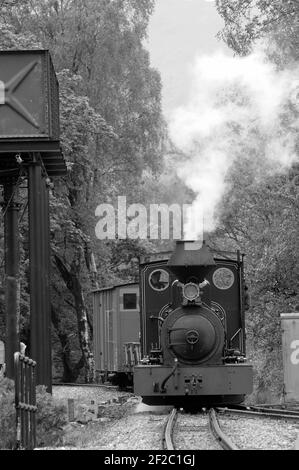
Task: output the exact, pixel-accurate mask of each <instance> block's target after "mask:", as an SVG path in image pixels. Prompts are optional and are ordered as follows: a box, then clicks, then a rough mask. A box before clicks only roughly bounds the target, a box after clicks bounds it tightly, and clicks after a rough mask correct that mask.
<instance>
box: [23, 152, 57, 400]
mask: <svg viewBox="0 0 299 470" xmlns="http://www.w3.org/2000/svg"><path fill="white" fill-rule="evenodd" d="M28 181H29V185H28V186H29V251H30V313H31V332H30V333H31V357H32V359H33V360H34V361H36V362H37V370H36V381H37V384H39V385H46V387H47V391H48V392H50V393H51V391H52V376H51V363H52V361H51V347H50V341H51V336H50V300H49V299H50V297H49V273H48V269H49V258H48V257H49V253H47V252H48V250H49V246H48V245H49V243H48V242H49V224H48V223H47V221H46V220H48V215H45V214H48V198H47V196H46V186H45V181H44V177H43V175H42V169H41V166H40V165H39V162H38V160H37V158H35V160H34V161H33V162H32V163H30V165H29V168H28Z"/></svg>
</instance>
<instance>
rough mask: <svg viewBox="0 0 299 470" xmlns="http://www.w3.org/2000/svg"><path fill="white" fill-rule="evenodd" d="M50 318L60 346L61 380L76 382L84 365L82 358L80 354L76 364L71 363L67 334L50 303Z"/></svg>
mask: <svg viewBox="0 0 299 470" xmlns="http://www.w3.org/2000/svg"><path fill="white" fill-rule="evenodd" d="M51 320H52V324H53V326H54V328H55V331H56V334H57V336H58V338H59V341H60V344H61V348H62V355H61V359H62V365H63V376H62V382H64V383H73V382H76V380H77V379H78V376H79V374H80V370H81V369H82V367H83V366H84V358H83V356H81V358H80V360H79V361H78V362H77V364H74V365H73V364H72V361H71V346H70V342H69V338H68V334H67V333H66V332H65V330H64V328H63V327H62V324H61V321H60V317H59V314H58V312H57V310H56V309H55V308H54V307H53V305H51Z"/></svg>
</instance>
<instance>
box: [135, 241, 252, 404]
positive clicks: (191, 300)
mask: <svg viewBox="0 0 299 470" xmlns="http://www.w3.org/2000/svg"><path fill="white" fill-rule="evenodd" d="M140 287H141V309H140V313H141V337H142V344H141V347H142V360H141V362H140V363H139V365H137V366H136V367H135V368H134V392H135V394H136V395H139V396H142V399H143V402H144V403H146V404H150V405H161V404H171V405H174V406H177V407H183V408H185V409H188V408H189V409H194V408H197V407H202V406H209V405H213V406H215V405H225V404H234V403H235V404H236V403H241V402H242V401H243V400H244V396H245V395H247V394H249V393H251V391H252V382H253V378H252V366H251V365H249V364H247V363H246V349H245V308H246V292H245V282H244V273H243V256H241V255H240V253H239V252H237V253H226V252H215V251H212V250H211V249H210V248H209V247H208V245H207V244H206V243H203V244H202V246H198V244H197V243H196V242H187V241H181V242H177V245H176V249H175V251H174V253H173V254H172V255H171V257H170V258H169V257H167V256H165V257H164V258H163V255H158V256H156V257H149V258H147V259H144V260H143V261H142V263H141V270H140Z"/></svg>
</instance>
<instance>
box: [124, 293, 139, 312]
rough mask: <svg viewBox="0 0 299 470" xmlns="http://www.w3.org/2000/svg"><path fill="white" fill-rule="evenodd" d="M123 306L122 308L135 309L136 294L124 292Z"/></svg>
mask: <svg viewBox="0 0 299 470" xmlns="http://www.w3.org/2000/svg"><path fill="white" fill-rule="evenodd" d="M123 306H124V310H136V309H137V294H135V293H134V294H133V293H131V294H124V295H123Z"/></svg>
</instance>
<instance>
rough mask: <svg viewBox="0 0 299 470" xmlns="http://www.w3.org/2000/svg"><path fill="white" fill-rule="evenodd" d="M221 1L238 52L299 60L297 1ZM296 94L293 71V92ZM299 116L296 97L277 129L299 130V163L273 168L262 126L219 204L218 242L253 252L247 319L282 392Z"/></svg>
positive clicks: (259, 364)
mask: <svg viewBox="0 0 299 470" xmlns="http://www.w3.org/2000/svg"><path fill="white" fill-rule="evenodd" d="M217 8H218V11H219V13H220V14H221V16H222V17H223V18H224V21H225V27H224V29H223V31H222V32H221V33H220V34H219V35H220V37H222V38H223V39H224V40H225V41H226V43H227V44H228V45H229V47H231V48H232V49H233V50H234V52H235V53H236V54H239V55H247V54H249V53H250V52H251V51H254V49H255V46H256V44H257V43H258V44H259V46H260V45H262V47H263V49H264V50H265V51H266V53H267V57H268V61H269V62H271V63H273V64H274V65H275V66H276V68H277V70H281V71H284V70H285V71H289V70H292V69H295V68H296V67H298V24H299V21H298V19H299V8H298V2H295V1H286V2H281V1H278V0H277V1H276V0H275V1H272V0H271V1H268V0H234V1H226V0H218V1H217ZM296 94H297V97H298V80H297V81H296V78H295V77H294V96H293V98H295V95H296ZM298 117H299V105H298V104H297V103H296V99H294V100H293V102H292V103H291V102H289V103H288V105H287V106H285V108H284V110H283V113H282V116H281V123H280V128H279V134H278V138H279V139H283V138H284V137H285V136H289V133H290V132H295V134H294V141H295V149H296V157H295V159H294V161H293V163H292V165H290V166H288V167H287V168H283V167H281V169H280V171H273V168H271V167H269V165H267V164H266V163H265V162H263V155H264V153H263V152H264V148H263V146H264V140H265V139H264V136H263V133H261V132H260V131H259V130H255V131H254V134H253V136H254V138H252V134H251V139H248V140H247V142H246V143H245V145H244V146H243V147H242V148H241V152H242V158H241V157H240V159H238V160H237V162H236V163H235V165H234V166H233V169H232V171H231V172H230V174H229V176H228V179H227V182H228V188H229V189H228V190H227V193H226V197H225V199H224V201H223V202H222V207H221V208H219V213H220V219H221V227H220V228H219V230H218V233H217V235H218V237H219V238H218V243H220V244H221V243H223V240H228V239H229V240H230V242H229V244H231V246H234V247H238V248H241V249H242V250H244V251H245V252H246V253H247V258H246V260H247V275H248V279H249V283H250V288H251V298H252V307H251V309H250V311H249V313H248V318H247V326H248V338H249V340H250V352H251V357H253V359H254V364H255V366H256V371H257V375H256V386H257V388H256V391H257V392H259V391H263V390H265V389H268V390H271V391H272V393H273V394H274V396H275V394H277V393H281V392H282V383H283V381H282V353H281V330H280V314H281V313H283V312H292V311H294V310H295V309H296V308H298V304H299V292H298V277H299V237H298V229H299V224H298V220H299V219H298V217H299V200H298V174H299V164H298V160H299V159H298V145H299V141H298ZM292 125H293V127H292ZM243 143H244V141H243ZM240 155H241V154H240ZM244 155H245V157H244ZM261 162H262V163H261ZM226 243H227V241H226ZM266 398H267V399H269V398H271V397H270V396H269V395H268V396H267V397H266ZM272 398H273V396H272ZM264 399H265V396H264Z"/></svg>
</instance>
